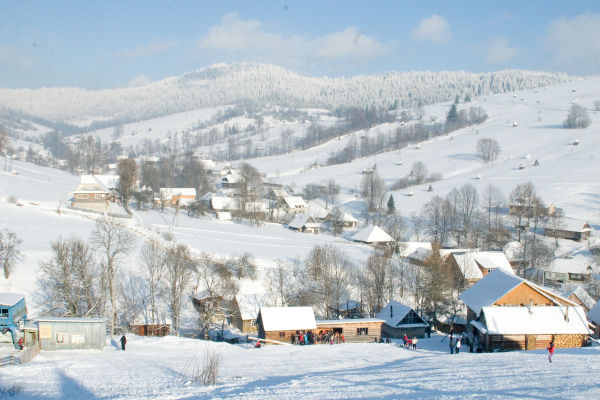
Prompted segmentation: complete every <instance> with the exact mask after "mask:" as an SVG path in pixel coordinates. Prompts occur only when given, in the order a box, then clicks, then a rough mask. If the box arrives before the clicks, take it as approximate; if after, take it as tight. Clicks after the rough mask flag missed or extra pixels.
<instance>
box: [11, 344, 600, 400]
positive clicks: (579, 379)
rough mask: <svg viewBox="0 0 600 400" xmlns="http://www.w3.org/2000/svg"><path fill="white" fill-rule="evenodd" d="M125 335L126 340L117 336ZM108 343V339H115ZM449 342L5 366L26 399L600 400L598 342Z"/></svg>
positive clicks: (192, 350) (179, 352) (140, 353)
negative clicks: (214, 367) (490, 347)
mask: <svg viewBox="0 0 600 400" xmlns="http://www.w3.org/2000/svg"><path fill="white" fill-rule="evenodd" d="M117 339H118V338H117ZM109 341H110V340H109ZM447 344H448V340H447V339H445V340H444V342H441V337H438V336H433V337H432V338H431V339H421V340H419V347H421V348H420V349H418V350H416V351H414V350H407V349H404V348H401V347H398V346H397V344H376V343H368V344H340V345H333V346H331V345H315V346H302V347H301V346H265V347H263V348H262V349H254V348H252V347H251V345H229V344H224V343H215V342H204V341H200V340H195V339H187V338H176V337H165V338H139V337H134V336H129V343H128V345H127V350H126V351H125V352H123V351H120V350H118V349H117V348H116V343H114V342H113V343H112V345H111V344H110V343H107V347H105V348H104V350H102V351H96V350H88V351H56V352H42V353H41V354H40V355H39V356H37V357H36V358H35V359H34V360H33V361H32V362H31V363H30V364H27V365H26V366H10V367H5V368H2V369H1V370H0V383H2V384H5V385H6V384H18V385H20V386H22V387H23V391H22V392H21V393H20V394H19V395H17V396H15V397H13V398H14V399H15V400H20V399H40V400H41V399H58V398H60V399H142V398H144V399H273V400H275V399H464V398H472V399H594V398H598V397H600V381H599V380H598V377H599V376H600V364H599V363H598V359H599V357H600V347H597V346H596V347H591V348H590V347H588V348H582V349H557V351H556V353H555V355H554V362H553V363H552V364H549V363H548V361H547V358H546V354H545V352H544V351H529V352H507V353H488V354H475V353H469V352H468V348H467V349H465V348H463V350H466V351H464V352H461V353H460V354H455V355H450V354H449V352H448V348H447ZM207 348H209V349H210V350H211V351H214V352H216V353H218V354H220V355H221V357H222V366H221V372H220V376H219V382H218V384H216V385H214V386H209V387H204V386H201V385H200V384H196V383H192V382H191V381H192V370H193V368H192V366H193V365H194V364H195V363H196V362H200V361H201V360H202V357H203V354H204V353H205V349H207Z"/></svg>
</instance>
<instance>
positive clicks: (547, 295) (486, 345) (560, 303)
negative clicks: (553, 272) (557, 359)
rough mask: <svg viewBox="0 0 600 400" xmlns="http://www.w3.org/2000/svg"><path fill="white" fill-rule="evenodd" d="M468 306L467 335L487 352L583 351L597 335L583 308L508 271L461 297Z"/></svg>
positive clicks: (495, 273)
mask: <svg viewBox="0 0 600 400" xmlns="http://www.w3.org/2000/svg"><path fill="white" fill-rule="evenodd" d="M460 299H461V300H462V301H463V302H464V303H465V304H466V305H467V331H466V334H467V336H469V338H470V339H471V342H472V343H473V344H474V346H475V347H476V348H478V349H479V350H481V351H497V350H533V349H540V348H545V346H547V345H548V343H549V342H550V341H551V340H552V339H554V344H555V346H556V347H581V346H584V345H585V344H586V343H587V340H588V335H589V334H590V333H591V331H590V330H589V328H588V322H587V319H586V317H585V313H584V311H583V308H582V307H581V306H579V305H577V304H576V303H574V302H573V301H571V300H568V299H566V298H564V297H561V296H559V295H557V294H555V293H552V292H550V291H549V290H547V289H545V288H542V287H540V286H538V285H536V284H534V283H532V282H529V281H527V280H525V279H523V278H520V277H518V276H516V275H514V274H511V273H508V272H506V271H504V270H502V269H499V268H498V269H496V270H494V271H492V272H490V273H489V274H488V275H487V276H486V277H484V278H483V279H481V280H480V281H478V282H477V283H475V284H474V285H473V286H472V287H470V288H469V289H467V290H466V291H465V292H463V293H462V294H461V295H460Z"/></svg>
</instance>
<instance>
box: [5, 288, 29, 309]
mask: <svg viewBox="0 0 600 400" xmlns="http://www.w3.org/2000/svg"><path fill="white" fill-rule="evenodd" d="M24 298H25V296H24V295H22V294H19V293H10V292H6V293H0V306H8V307H12V306H14V305H15V304H17V303H18V302H20V301H21V300H23V299H24Z"/></svg>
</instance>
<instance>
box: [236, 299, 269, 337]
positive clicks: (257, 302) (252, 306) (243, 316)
mask: <svg viewBox="0 0 600 400" xmlns="http://www.w3.org/2000/svg"><path fill="white" fill-rule="evenodd" d="M264 300H265V295H264V294H257V293H251V294H237V295H236V296H235V298H234V299H233V300H232V308H233V310H234V314H233V316H232V317H231V324H232V325H233V326H235V327H236V328H238V329H239V330H240V331H242V332H244V333H249V332H256V331H258V325H257V323H256V319H257V317H258V312H259V311H260V307H261V306H262V305H263V304H264Z"/></svg>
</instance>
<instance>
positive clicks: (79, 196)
mask: <svg viewBox="0 0 600 400" xmlns="http://www.w3.org/2000/svg"><path fill="white" fill-rule="evenodd" d="M76 197H77V198H78V199H80V200H82V199H89V198H90V196H89V195H88V194H86V193H77V196H76Z"/></svg>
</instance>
